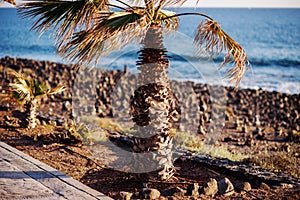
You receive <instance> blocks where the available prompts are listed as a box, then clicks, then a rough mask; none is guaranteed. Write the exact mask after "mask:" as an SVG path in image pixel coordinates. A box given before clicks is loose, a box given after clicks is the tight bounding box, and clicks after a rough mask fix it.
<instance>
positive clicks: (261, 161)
mask: <svg viewBox="0 0 300 200" xmlns="http://www.w3.org/2000/svg"><path fill="white" fill-rule="evenodd" d="M298 160H299V159H298ZM244 161H245V162H247V163H250V164H253V165H257V166H260V167H262V168H264V169H267V170H270V171H272V172H284V173H287V174H289V175H291V176H294V177H297V178H300V168H299V164H300V163H299V161H297V158H296V157H295V155H293V153H287V152H277V153H276V155H274V154H272V153H269V154H266V155H261V156H257V155H256V156H255V157H249V158H246V159H245V160H244Z"/></svg>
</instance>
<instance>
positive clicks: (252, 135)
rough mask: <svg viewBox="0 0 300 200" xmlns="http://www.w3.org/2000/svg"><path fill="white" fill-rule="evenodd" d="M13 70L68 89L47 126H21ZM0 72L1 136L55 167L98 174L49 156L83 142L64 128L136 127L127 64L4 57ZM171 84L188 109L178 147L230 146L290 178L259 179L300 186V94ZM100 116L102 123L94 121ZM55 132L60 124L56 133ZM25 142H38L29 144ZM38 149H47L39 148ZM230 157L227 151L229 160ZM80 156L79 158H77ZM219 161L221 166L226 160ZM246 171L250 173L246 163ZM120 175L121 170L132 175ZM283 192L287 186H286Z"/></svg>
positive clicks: (43, 121) (46, 117) (132, 78)
mask: <svg viewBox="0 0 300 200" xmlns="http://www.w3.org/2000/svg"><path fill="white" fill-rule="evenodd" d="M9 69H13V70H15V71H17V72H19V73H23V74H24V75H26V76H31V77H33V78H36V79H38V80H40V81H43V82H45V83H46V84H47V85H49V86H50V87H55V86H56V85H58V84H63V85H65V86H66V87H67V90H66V91H64V92H63V93H62V94H56V95H53V96H50V97H48V98H45V99H43V100H42V101H41V104H40V106H39V111H38V116H37V118H38V124H39V125H38V126H39V128H38V129H36V130H33V131H28V130H27V129H22V128H21V129H20V128H19V126H20V123H21V122H20V121H21V119H22V112H23V111H22V107H21V106H18V104H16V103H15V102H13V101H12V100H10V99H9V87H8V84H9V83H10V82H11V81H12V77H11V76H10V75H9ZM0 77H1V78H0V80H1V84H0V85H1V88H0V91H1V95H2V98H1V102H0V103H1V110H0V112H1V120H2V122H1V127H2V128H1V131H4V132H3V133H1V134H2V136H1V140H2V141H4V142H7V143H8V144H11V145H13V146H15V147H16V148H19V149H20V150H23V151H25V152H27V153H28V154H29V155H32V156H34V157H36V158H37V159H41V160H42V161H43V162H48V164H50V165H52V166H53V167H59V169H60V170H64V172H65V173H67V174H69V175H71V176H73V177H74V178H76V179H79V180H82V181H84V182H85V181H87V182H86V183H88V182H89V180H90V178H91V177H90V176H85V175H86V173H87V172H85V171H84V170H82V171H81V172H79V171H78V170H77V169H76V168H73V167H76V165H75V166H73V167H70V166H69V168H67V167H63V165H64V164H58V163H60V161H58V160H57V161H56V162H55V160H56V159H58V158H56V156H55V155H52V154H51V155H52V157H51V159H50V160H48V159H47V156H49V155H48V153H46V152H47V151H49V148H50V149H53V145H55V144H56V145H57V144H60V143H64V142H67V144H69V143H70V144H73V145H74V144H77V143H76V141H77V140H74V139H73V140H72V139H70V136H68V135H64V134H62V133H64V131H63V130H65V128H64V127H69V126H68V125H69V124H70V123H71V122H72V121H75V122H78V123H83V124H90V126H89V127H95V126H98V124H97V123H98V122H99V123H100V122H101V121H105V120H107V119H109V120H110V121H113V124H114V125H115V126H116V127H123V128H124V126H127V127H126V128H128V126H131V125H132V122H131V119H130V116H129V109H130V99H131V98H132V95H133V94H134V90H135V89H136V88H137V87H138V85H137V75H136V74H132V73H130V72H128V68H127V67H126V66H124V67H123V70H104V69H97V68H96V69H92V70H91V69H89V70H83V71H82V70H81V69H80V70H78V69H77V68H74V66H73V67H72V66H70V65H65V64H61V63H54V62H49V61H37V60H31V59H20V58H11V57H4V58H1V59H0ZM170 87H171V89H172V91H173V93H174V94H175V96H176V98H177V99H178V101H179V105H180V108H181V113H182V115H181V121H180V127H179V130H178V135H179V136H178V137H176V138H175V146H176V148H177V149H178V150H179V149H185V150H184V151H186V150H190V151H192V152H195V151H197V152H201V153H204V154H205V155H207V154H211V155H213V156H217V157H224V155H225V154H224V152H226V153H228V155H230V156H231V157H229V159H231V158H232V159H237V160H243V162H246V163H251V164H256V165H259V166H264V165H265V166H264V167H265V168H266V169H268V170H271V171H277V172H280V174H285V175H284V176H282V177H281V176H280V175H276V177H277V176H278V177H279V178H278V177H277V179H278V180H279V181H277V182H276V181H274V178H273V179H272V178H270V177H268V176H269V175H266V174H265V175H264V176H262V175H260V177H261V179H259V180H265V182H267V183H268V184H269V185H272V184H273V185H278V184H279V185H280V181H282V180H283V179H284V180H285V181H286V182H288V183H285V184H290V185H292V187H293V188H295V187H294V186H293V184H294V183H297V182H298V183H299V179H295V180H294V179H293V178H292V179H290V178H287V177H298V178H299V174H300V173H299V168H298V167H297V166H299V164H300V143H299V142H300V134H299V131H300V130H299V129H300V126H299V125H300V116H299V114H300V106H299V105H300V102H299V101H300V98H299V96H300V94H286V93H279V92H276V91H273V92H270V91H266V90H263V89H258V90H254V89H235V88H232V87H224V86H220V85H206V84H201V83H194V82H191V81H186V82H179V81H174V80H173V81H170ZM18 113H19V114H18ZM87 118H88V119H89V120H87ZM91 119H96V124H95V120H91ZM92 121H93V123H94V124H91V123H92ZM110 121H109V122H110ZM47 127H48V128H47ZM49 127H52V128H49ZM100 127H101V125H100ZM111 127H112V126H111ZM105 128H107V127H105ZM14 129H15V130H18V131H17V132H19V136H22V135H23V134H24V135H23V136H22V137H23V138H24V137H25V135H26V138H27V139H25V140H24V141H23V142H22V141H19V140H18V139H17V138H18V137H19V136H17V135H18V134H17V135H16V133H13V132H12V130H14ZM5 130H9V131H5ZM48 130H52V131H50V132H51V133H50V135H49V132H48ZM69 130H70V129H69ZM116 130H118V129H115V128H114V131H116ZM20 134H21V135H20ZM12 138H15V139H12ZM17 141H18V142H17ZM34 141H36V142H34ZM77 142H78V141H77ZM22 143H29V144H30V145H29V144H27V145H22ZM79 144H81V145H80V146H82V145H83V148H84V149H85V150H82V149H81V150H78V149H77V150H76V151H77V152H78V151H79V152H86V150H91V149H89V147H88V143H84V142H83V143H82V142H79ZM26 146H27V147H30V148H27V147H26ZM85 146H86V147H85ZM67 148H69V147H67ZM70 148H73V147H70ZM74 148H75V147H74ZM76 148H81V147H76ZM86 148H87V149H86ZM97 148H103V151H102V154H100V155H99V154H95V153H94V154H93V153H92V156H93V157H95V159H96V160H100V161H101V163H105V164H106V165H109V163H110V159H112V158H111V156H110V154H111V153H109V152H108V149H109V147H108V146H105V142H104V143H103V144H101V145H100V147H97ZM98 150H99V149H98ZM38 151H40V152H41V153H37V152H38ZM74 151H75V150H74ZM43 152H44V153H43ZM88 152H89V153H88ZM100 152H101V151H100ZM90 153H91V151H87V152H86V153H85V156H91V154H90ZM114 153H115V152H114ZM228 155H226V156H227V158H228ZM226 156H225V157H226ZM238 157H240V158H238ZM66 158H67V157H66ZM241 158H242V159H241ZM81 159H83V157H82V158H81ZM202 159H203V158H202ZM125 160H126V158H125ZM196 160H197V159H196ZM198 160H199V159H198ZM205 160H206V161H205V162H207V163H206V164H205V165H208V166H213V165H212V163H214V162H215V161H214V162H213V161H211V163H210V161H209V162H208V160H209V159H205ZM212 160H213V159H212ZM64 162H68V161H64ZM72 162H75V163H76V162H77V161H72ZM78 162H79V161H78ZM81 162H83V161H81ZM84 162H86V161H84ZM88 162H89V163H90V166H89V169H95V167H96V168H97V166H95V164H92V162H91V161H88ZM177 162H179V164H180V165H182V164H183V166H185V167H186V166H190V165H191V164H192V163H189V162H190V161H188V162H187V163H186V162H185V161H183V160H182V159H181V160H180V161H177ZM200 162H201V163H202V164H199V166H202V165H203V163H204V161H203V160H202V161H201V159H200ZM193 165H194V164H193ZM266 165H267V166H266ZM183 166H182V167H183ZM197 166H198V165H197ZM215 166H221V165H220V163H219V164H215ZM226 166H227V167H228V166H229V169H230V170H232V169H234V168H235V167H234V166H236V165H234V166H233V167H232V168H231V167H230V165H227V164H225V167H226ZM240 166H242V164H240ZM268 167H269V168H268ZM230 170H229V171H230ZM241 170H242V171H243V170H246V171H247V169H245V168H244V169H243V168H242V169H241ZM107 173H108V172H107ZM116 173H117V172H116ZM117 174H118V176H123V175H124V174H122V173H121V174H120V173H117ZM242 174H245V173H242ZM246 174H247V173H246ZM254 174H255V173H254ZM95 176H98V175H95ZM270 176H274V175H270ZM84 177H85V178H84ZM87 177H89V178H87ZM245 177H246V178H245ZM245 177H244V179H247V181H249V182H251V184H252V186H253V187H254V188H256V189H259V186H260V184H261V182H262V181H258V183H254V182H255V181H254V179H255V180H256V179H257V176H256V175H253V174H252V175H247V176H246V175H245ZM249 177H252V178H249ZM255 177H256V178H255ZM280 177H281V178H280ZM98 178H99V177H98ZM102 178H103V177H102ZM252 179H253V180H252ZM287 180H291V181H290V182H289V181H287ZM91 186H93V187H94V188H96V189H99V191H102V192H104V193H105V194H108V195H109V188H108V187H105V188H106V189H104V191H103V189H101V188H103V186H101V184H100V185H99V183H98V184H97V183H96V182H95V183H94V184H91ZM118 187H119V188H120V187H121V186H120V185H119V186H118ZM133 187H134V186H133ZM157 187H158V186H157ZM159 187H161V186H159ZM278 187H279V186H278ZM297 187H298V186H297ZM297 187H296V188H297ZM279 188H281V186H280V187H279ZM277 189H278V188H277ZM116 190H118V189H116V188H115V189H114V191H116ZM280 191H285V190H283V189H282V188H281V189H280ZM270 194H271V193H270ZM295 194H296V193H295ZM113 195H116V193H113ZM250 199H251V198H250Z"/></svg>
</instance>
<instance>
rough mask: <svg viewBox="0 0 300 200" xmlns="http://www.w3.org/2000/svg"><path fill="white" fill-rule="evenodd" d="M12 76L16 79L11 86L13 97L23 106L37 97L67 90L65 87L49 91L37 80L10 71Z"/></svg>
mask: <svg viewBox="0 0 300 200" xmlns="http://www.w3.org/2000/svg"><path fill="white" fill-rule="evenodd" d="M10 74H11V75H12V76H13V77H14V82H13V83H10V84H9V85H10V88H11V95H12V97H13V98H14V99H15V100H17V101H18V102H19V103H21V104H24V103H27V102H30V101H31V100H32V99H35V98H37V97H43V96H44V95H50V94H56V93H59V92H62V91H64V90H65V87H64V86H57V87H55V88H53V89H52V90H49V88H48V87H47V85H46V84H45V83H43V82H41V81H39V80H36V79H32V78H26V77H24V76H23V75H22V74H20V73H17V72H15V71H13V70H11V71H10Z"/></svg>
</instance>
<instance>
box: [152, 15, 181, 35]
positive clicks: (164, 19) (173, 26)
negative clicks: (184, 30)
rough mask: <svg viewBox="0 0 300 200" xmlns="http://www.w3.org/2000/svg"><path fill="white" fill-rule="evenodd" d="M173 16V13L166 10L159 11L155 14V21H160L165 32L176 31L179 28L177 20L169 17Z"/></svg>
mask: <svg viewBox="0 0 300 200" xmlns="http://www.w3.org/2000/svg"><path fill="white" fill-rule="evenodd" d="M174 15H176V13H175V12H172V11H168V10H160V11H159V12H158V13H157V18H156V20H158V21H160V22H161V24H162V25H163V26H164V27H165V28H166V30H173V31H177V30H178V26H179V18H178V17H171V16H174Z"/></svg>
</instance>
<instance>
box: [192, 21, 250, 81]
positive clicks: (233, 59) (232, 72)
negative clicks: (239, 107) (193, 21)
mask: <svg viewBox="0 0 300 200" xmlns="http://www.w3.org/2000/svg"><path fill="white" fill-rule="evenodd" d="M194 44H195V46H196V48H197V50H198V51H200V50H201V47H202V46H204V47H205V50H206V51H207V52H208V53H209V54H210V55H211V56H212V57H213V56H218V55H219V54H220V53H222V52H224V60H223V62H222V66H224V65H226V64H228V63H233V64H234V66H233V67H232V68H231V69H229V70H228V71H227V73H226V75H227V77H228V78H229V79H230V81H231V82H234V83H235V86H237V85H238V84H239V83H240V81H241V79H242V77H243V75H244V73H245V71H246V69H247V66H249V60H248V58H247V55H246V52H245V50H244V49H243V48H242V47H241V46H240V45H239V44H238V43H237V42H236V41H234V40H233V39H232V38H231V37H230V36H229V35H227V33H225V32H224V31H223V30H222V29H221V27H220V25H219V24H218V23H217V22H215V21H213V20H206V19H205V20H203V21H202V22H201V23H200V25H199V26H198V29H197V32H196V35H195V39H194Z"/></svg>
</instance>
